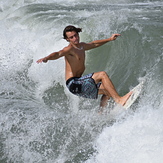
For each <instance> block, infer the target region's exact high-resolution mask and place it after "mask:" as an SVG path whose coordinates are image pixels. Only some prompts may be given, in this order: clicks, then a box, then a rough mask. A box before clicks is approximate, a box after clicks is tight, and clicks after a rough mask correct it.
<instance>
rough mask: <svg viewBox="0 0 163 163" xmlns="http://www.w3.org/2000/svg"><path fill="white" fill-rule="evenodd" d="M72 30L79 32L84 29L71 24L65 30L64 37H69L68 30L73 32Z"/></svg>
mask: <svg viewBox="0 0 163 163" xmlns="http://www.w3.org/2000/svg"><path fill="white" fill-rule="evenodd" d="M72 31H75V32H76V33H77V34H78V33H79V32H82V29H81V28H76V27H74V26H72V25H69V26H67V27H66V28H65V29H64V30H63V38H64V39H67V35H66V32H72Z"/></svg>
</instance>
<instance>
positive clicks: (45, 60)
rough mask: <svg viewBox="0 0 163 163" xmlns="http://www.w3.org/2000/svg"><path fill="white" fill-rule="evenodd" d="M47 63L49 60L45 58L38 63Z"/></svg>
mask: <svg viewBox="0 0 163 163" xmlns="http://www.w3.org/2000/svg"><path fill="white" fill-rule="evenodd" d="M47 61H48V60H47V59H46V57H45V58H41V59H39V60H38V61H37V63H42V62H44V63H46V62H47Z"/></svg>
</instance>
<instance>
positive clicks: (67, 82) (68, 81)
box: [66, 77, 77, 85]
mask: <svg viewBox="0 0 163 163" xmlns="http://www.w3.org/2000/svg"><path fill="white" fill-rule="evenodd" d="M75 78H77V77H71V78H69V79H68V80H67V81H66V85H68V84H69V83H70V81H71V80H73V79H75Z"/></svg>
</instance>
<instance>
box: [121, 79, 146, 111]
mask: <svg viewBox="0 0 163 163" xmlns="http://www.w3.org/2000/svg"><path fill="white" fill-rule="evenodd" d="M143 85H144V81H142V82H140V83H139V84H138V85H137V86H135V87H134V88H133V89H132V90H131V91H132V92H133V93H132V95H131V96H130V97H129V99H128V100H127V102H126V104H125V105H124V106H123V108H124V109H128V108H129V107H130V106H131V105H132V104H133V103H134V102H135V101H136V99H137V98H138V97H139V95H140V93H141V91H142V88H143Z"/></svg>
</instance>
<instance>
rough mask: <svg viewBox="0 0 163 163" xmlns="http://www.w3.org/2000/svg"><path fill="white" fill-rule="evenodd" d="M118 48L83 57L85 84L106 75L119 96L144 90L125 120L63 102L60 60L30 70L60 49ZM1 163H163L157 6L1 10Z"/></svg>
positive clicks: (149, 0) (161, 8)
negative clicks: (72, 39) (73, 31)
mask: <svg viewBox="0 0 163 163" xmlns="http://www.w3.org/2000/svg"><path fill="white" fill-rule="evenodd" d="M69 24H72V25H75V26H77V27H81V28H82V29H83V32H82V33H81V34H80V36H81V41H85V42H90V41H93V40H96V39H104V38H108V37H110V36H111V34H113V33H120V34H121V36H120V37H118V38H117V40H116V41H113V42H109V43H107V44H105V45H103V46H102V47H99V48H97V49H93V50H91V51H88V52H87V57H86V70H85V72H84V74H87V73H92V72H97V71H106V72H107V73H108V75H109V76H110V78H111V79H112V81H113V83H114V85H115V87H116V89H117V91H118V92H119V94H120V95H124V94H125V93H127V92H128V91H129V90H130V89H131V88H133V87H134V86H136V85H137V84H138V83H139V82H141V81H142V80H143V81H145V83H144V87H143V90H142V93H141V95H140V97H139V99H138V100H137V101H136V102H135V103H134V105H132V107H131V108H130V109H129V110H127V111H125V110H123V109H122V108H120V107H119V108H117V109H115V110H111V109H110V106H111V105H112V104H113V103H112V101H111V102H110V103H109V104H110V105H109V106H108V107H107V108H106V110H105V112H104V114H103V115H99V114H98V109H99V102H100V97H99V99H98V100H89V99H83V98H79V97H76V96H74V95H72V94H70V93H69V91H68V90H67V88H66V86H65V79H64V59H63V58H60V59H58V60H56V61H50V62H48V63H47V64H37V63H36V61H37V60H38V59H39V58H41V57H44V56H47V55H48V54H50V53H51V52H54V51H58V50H60V49H62V48H63V47H64V46H67V44H68V43H67V42H66V41H65V40H64V39H63V38H62V31H63V29H64V28H65V26H67V25H69ZM0 29H1V30H0V163H131V162H132V163H162V162H163V127H162V124H163V86H162V85H163V82H162V81H163V2H162V1H161V0H132V1H131V0H117V1H113V0H78V1H75V0H67V1H66V0H5V1H4V0H0Z"/></svg>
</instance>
